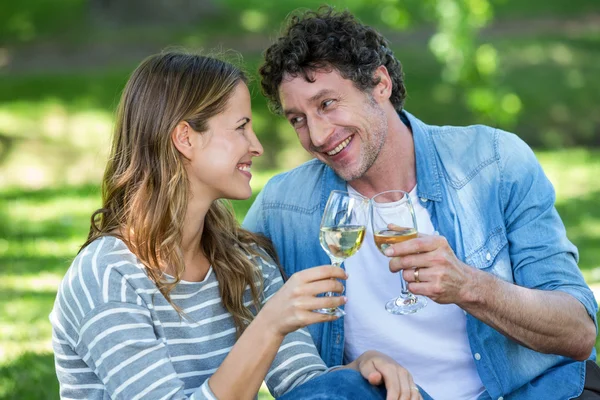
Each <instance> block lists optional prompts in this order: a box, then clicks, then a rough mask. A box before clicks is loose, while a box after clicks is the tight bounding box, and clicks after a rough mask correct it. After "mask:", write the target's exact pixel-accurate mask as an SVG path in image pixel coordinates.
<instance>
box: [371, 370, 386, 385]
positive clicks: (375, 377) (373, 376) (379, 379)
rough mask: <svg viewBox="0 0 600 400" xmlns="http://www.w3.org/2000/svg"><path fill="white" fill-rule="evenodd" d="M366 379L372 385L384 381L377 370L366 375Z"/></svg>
mask: <svg viewBox="0 0 600 400" xmlns="http://www.w3.org/2000/svg"><path fill="white" fill-rule="evenodd" d="M367 380H368V381H369V383H370V384H371V385H373V386H379V385H381V384H382V383H384V382H385V380H384V379H383V376H382V375H381V373H380V372H379V371H373V372H371V373H370V374H369V375H368V376H367Z"/></svg>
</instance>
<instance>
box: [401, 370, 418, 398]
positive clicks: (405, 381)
mask: <svg viewBox="0 0 600 400" xmlns="http://www.w3.org/2000/svg"><path fill="white" fill-rule="evenodd" d="M398 380H399V381H400V398H399V399H400V400H410V398H411V397H412V392H413V391H414V390H413V389H412V387H413V386H414V384H413V382H412V379H410V375H409V373H408V371H406V370H403V371H401V372H400V374H399V375H398Z"/></svg>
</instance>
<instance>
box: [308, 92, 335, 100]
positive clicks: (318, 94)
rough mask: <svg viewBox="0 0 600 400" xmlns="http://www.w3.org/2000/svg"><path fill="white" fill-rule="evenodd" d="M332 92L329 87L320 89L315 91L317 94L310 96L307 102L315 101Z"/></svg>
mask: <svg viewBox="0 0 600 400" xmlns="http://www.w3.org/2000/svg"><path fill="white" fill-rule="evenodd" d="M331 94H333V90H331V89H321V90H319V91H318V92H317V94H315V95H314V96H312V97H311V98H310V99H308V101H309V103H314V102H315V101H317V100H319V99H321V98H323V97H325V96H328V95H331Z"/></svg>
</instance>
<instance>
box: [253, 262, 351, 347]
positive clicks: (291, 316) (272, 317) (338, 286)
mask: <svg viewBox="0 0 600 400" xmlns="http://www.w3.org/2000/svg"><path fill="white" fill-rule="evenodd" d="M346 278H347V275H346V271H344V270H343V269H341V268H331V266H329V265H325V266H319V267H314V268H309V269H306V270H304V271H300V272H296V273H295V274H294V275H292V276H291V277H290V279H288V280H287V282H286V283H285V284H284V285H283V286H282V287H281V288H280V289H279V290H278V291H277V292H276V293H275V294H274V295H273V297H271V298H270V299H269V300H268V301H267V302H266V303H265V305H264V306H263V308H262V310H261V311H260V312H259V314H258V315H259V316H257V318H260V319H263V320H265V326H267V327H269V329H274V330H275V333H276V334H277V335H280V336H285V335H286V334H288V333H290V332H293V331H295V330H297V329H299V328H303V327H305V326H307V325H311V324H316V323H319V322H327V321H333V320H335V319H337V318H339V315H337V314H321V313H316V312H314V310H315V309H323V308H325V309H332V308H336V307H338V306H340V305H342V304H345V303H346V298H345V297H344V296H331V297H316V296H317V295H318V294H321V293H333V292H335V293H342V292H343V291H344V285H342V283H341V282H340V281H339V280H338V279H346Z"/></svg>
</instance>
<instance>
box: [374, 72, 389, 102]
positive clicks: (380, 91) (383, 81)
mask: <svg viewBox="0 0 600 400" xmlns="http://www.w3.org/2000/svg"><path fill="white" fill-rule="evenodd" d="M373 78H375V79H376V80H378V81H379V83H378V84H377V85H376V86H375V87H374V88H373V96H374V97H375V98H376V99H377V100H379V101H381V100H387V99H389V98H390V96H391V95H392V88H393V82H392V78H390V73H389V72H388V70H387V68H386V67H385V65H380V66H379V67H377V69H376V70H375V73H374V74H373Z"/></svg>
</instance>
